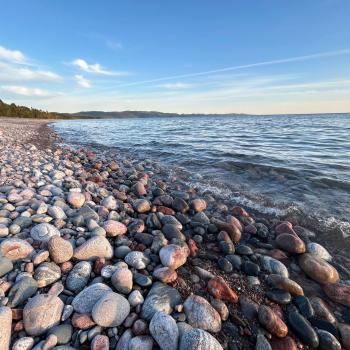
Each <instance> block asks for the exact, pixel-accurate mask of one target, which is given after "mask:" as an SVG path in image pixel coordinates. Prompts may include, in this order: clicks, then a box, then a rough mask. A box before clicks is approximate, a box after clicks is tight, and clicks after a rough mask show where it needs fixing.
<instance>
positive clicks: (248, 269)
mask: <svg viewBox="0 0 350 350" xmlns="http://www.w3.org/2000/svg"><path fill="white" fill-rule="evenodd" d="M241 269H242V271H243V272H244V273H245V274H246V275H248V276H255V277H257V276H259V272H260V267H259V266H258V265H257V264H254V263H253V262H251V261H245V262H244V263H243V264H242V266H241Z"/></svg>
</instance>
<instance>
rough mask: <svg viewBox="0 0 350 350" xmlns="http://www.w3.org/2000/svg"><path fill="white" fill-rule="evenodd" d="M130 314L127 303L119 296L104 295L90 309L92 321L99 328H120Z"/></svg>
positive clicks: (112, 294)
mask: <svg viewBox="0 0 350 350" xmlns="http://www.w3.org/2000/svg"><path fill="white" fill-rule="evenodd" d="M129 313H130V304H129V302H128V301H127V300H126V299H125V298H124V297H123V296H122V295H120V294H118V293H114V292H110V293H106V294H104V295H103V296H102V297H101V298H100V299H99V300H98V301H97V302H96V304H95V305H94V307H93V309H92V319H93V320H94V321H95V322H96V324H98V325H99V326H101V327H117V326H120V325H121V324H122V323H123V322H124V320H125V319H126V317H127V316H128V315H129Z"/></svg>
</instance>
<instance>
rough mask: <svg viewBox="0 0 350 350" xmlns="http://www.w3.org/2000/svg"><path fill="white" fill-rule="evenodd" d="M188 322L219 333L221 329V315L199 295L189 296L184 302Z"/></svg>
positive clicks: (193, 325) (196, 326)
mask: <svg viewBox="0 0 350 350" xmlns="http://www.w3.org/2000/svg"><path fill="white" fill-rule="evenodd" d="M184 311H185V314H186V316H187V321H188V323H189V324H190V325H191V326H192V327H195V328H200V329H204V330H206V331H209V332H213V333H217V332H219V331H220V330H221V317H220V315H219V313H218V312H217V311H216V310H215V309H214V308H213V307H212V306H211V305H210V304H209V302H208V301H207V300H206V299H204V298H202V297H200V296H199V295H191V296H189V297H188V298H187V299H186V301H185V303H184Z"/></svg>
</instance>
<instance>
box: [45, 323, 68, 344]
mask: <svg viewBox="0 0 350 350" xmlns="http://www.w3.org/2000/svg"><path fill="white" fill-rule="evenodd" d="M72 332H73V327H72V326H71V325H70V324H60V325H58V326H55V327H52V328H51V329H50V330H49V332H48V335H50V334H54V335H55V336H56V337H57V344H67V343H69V342H70V340H71V338H72Z"/></svg>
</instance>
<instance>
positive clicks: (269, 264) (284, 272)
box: [261, 256, 289, 278]
mask: <svg viewBox="0 0 350 350" xmlns="http://www.w3.org/2000/svg"><path fill="white" fill-rule="evenodd" d="M261 264H262V267H263V269H264V270H266V271H268V272H269V273H273V274H276V275H280V276H282V277H287V278H288V277H289V273H288V269H287V268H286V266H285V265H284V264H283V263H281V262H280V261H278V260H276V259H274V258H271V257H270V256H263V257H262V260H261Z"/></svg>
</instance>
